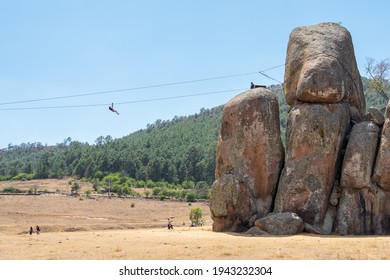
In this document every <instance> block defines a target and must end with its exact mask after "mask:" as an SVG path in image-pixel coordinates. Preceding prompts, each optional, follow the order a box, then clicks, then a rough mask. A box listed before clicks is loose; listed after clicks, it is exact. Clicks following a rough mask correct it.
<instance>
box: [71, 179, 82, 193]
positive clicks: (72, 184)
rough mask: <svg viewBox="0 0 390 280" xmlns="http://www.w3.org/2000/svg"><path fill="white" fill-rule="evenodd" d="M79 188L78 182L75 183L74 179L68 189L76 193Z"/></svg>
mask: <svg viewBox="0 0 390 280" xmlns="http://www.w3.org/2000/svg"><path fill="white" fill-rule="evenodd" d="M80 189H81V187H80V184H79V183H77V182H76V181H73V182H71V183H70V191H71V192H72V193H78V192H79V190H80Z"/></svg>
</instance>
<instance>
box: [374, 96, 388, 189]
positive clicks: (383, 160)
mask: <svg viewBox="0 0 390 280" xmlns="http://www.w3.org/2000/svg"><path fill="white" fill-rule="evenodd" d="M389 170H390V102H389V103H388V104H387V108H386V120H385V123H384V125H383V131H382V137H381V141H380V147H379V151H378V157H377V160H376V165H375V170H374V175H373V180H374V182H375V183H377V184H378V185H379V186H380V187H381V188H382V189H383V190H385V191H388V192H390V172H389Z"/></svg>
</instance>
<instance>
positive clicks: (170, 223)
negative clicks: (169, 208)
mask: <svg viewBox="0 0 390 280" xmlns="http://www.w3.org/2000/svg"><path fill="white" fill-rule="evenodd" d="M169 229H173V224H172V220H171V219H169V218H168V230H169Z"/></svg>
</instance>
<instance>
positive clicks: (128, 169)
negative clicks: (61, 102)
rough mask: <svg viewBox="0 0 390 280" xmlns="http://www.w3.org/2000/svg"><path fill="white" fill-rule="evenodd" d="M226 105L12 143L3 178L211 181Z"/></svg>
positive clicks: (1, 155) (370, 103) (4, 153)
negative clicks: (80, 135) (125, 126)
mask: <svg viewBox="0 0 390 280" xmlns="http://www.w3.org/2000/svg"><path fill="white" fill-rule="evenodd" d="M367 84H368V79H365V78H363V85H364V89H365V94H366V100H367V108H368V107H376V108H379V109H382V108H384V107H385V106H386V102H385V101H384V100H383V99H381V98H380V96H378V94H377V93H375V91H372V90H370V88H369V87H368V86H367ZM270 89H271V90H272V91H273V92H275V94H277V95H278V97H279V104H280V105H279V107H280V126H281V131H282V139H284V138H285V128H286V124H287V113H288V109H289V106H288V105H287V104H286V103H285V100H284V94H283V87H282V86H281V85H277V86H271V87H270ZM222 109H223V106H219V107H216V108H212V109H203V108H202V109H201V110H200V112H199V113H197V114H195V115H191V116H187V117H174V118H173V119H172V120H169V121H162V120H157V121H156V122H155V123H153V124H149V125H147V127H146V129H143V130H139V131H137V132H134V133H132V134H130V135H128V136H125V137H123V138H119V139H112V137H111V136H100V137H98V138H97V139H96V141H95V143H94V144H89V143H81V142H79V141H73V140H72V139H71V138H67V139H65V140H64V141H63V143H59V144H57V145H55V146H46V145H42V144H41V143H23V144H21V145H16V146H12V145H9V146H8V148H7V149H3V150H1V151H0V180H9V179H12V178H13V179H15V180H21V179H23V180H28V179H32V178H62V177H64V176H74V177H78V178H89V179H98V180H102V179H103V178H104V177H105V176H108V175H109V174H111V173H116V174H117V173H119V174H121V176H122V177H123V178H125V177H126V178H132V179H134V180H137V181H138V182H146V181H148V180H149V181H153V182H166V183H169V184H176V185H177V184H182V183H183V182H194V183H193V185H194V186H196V185H199V184H197V183H198V182H203V183H205V184H206V187H207V186H208V187H210V186H211V184H212V182H213V181H214V174H215V164H216V162H215V158H216V146H217V139H218V134H219V130H220V125H221V116H222ZM283 141H284V140H283ZM203 183H202V184H203ZM202 184H201V185H202ZM206 187H204V185H202V188H206Z"/></svg>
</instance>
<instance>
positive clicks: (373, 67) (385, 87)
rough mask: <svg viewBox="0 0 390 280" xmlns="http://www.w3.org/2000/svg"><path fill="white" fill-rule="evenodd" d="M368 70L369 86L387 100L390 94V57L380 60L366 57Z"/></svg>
mask: <svg viewBox="0 0 390 280" xmlns="http://www.w3.org/2000/svg"><path fill="white" fill-rule="evenodd" d="M366 60H367V61H366V72H367V74H368V75H369V76H370V80H369V86H370V88H372V89H373V90H374V91H376V92H377V93H378V94H379V95H380V96H382V97H383V98H384V99H385V101H386V102H388V101H389V94H390V84H389V78H390V62H389V59H388V58H386V59H382V60H380V61H378V62H376V61H375V59H373V58H371V57H368V58H367V59H366Z"/></svg>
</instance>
